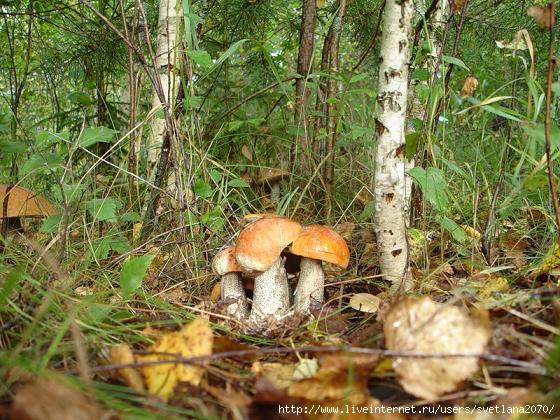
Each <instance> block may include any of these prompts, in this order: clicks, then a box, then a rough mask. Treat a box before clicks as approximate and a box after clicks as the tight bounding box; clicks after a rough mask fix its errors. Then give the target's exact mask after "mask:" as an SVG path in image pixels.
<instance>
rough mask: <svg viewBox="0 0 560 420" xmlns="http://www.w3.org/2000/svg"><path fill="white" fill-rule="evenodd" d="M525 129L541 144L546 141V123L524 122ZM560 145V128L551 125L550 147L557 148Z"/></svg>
mask: <svg viewBox="0 0 560 420" xmlns="http://www.w3.org/2000/svg"><path fill="white" fill-rule="evenodd" d="M522 127H523V130H525V133H527V135H528V136H529V137H532V138H534V139H535V140H537V141H538V142H540V143H541V144H544V143H545V140H546V139H545V135H544V124H542V123H540V124H523V125H522ZM559 145H560V128H558V126H557V125H555V124H551V125H550V149H551V150H552V151H554V150H556V149H557V148H558V146H559Z"/></svg>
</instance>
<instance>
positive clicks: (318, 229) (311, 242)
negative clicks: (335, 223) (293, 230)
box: [290, 225, 350, 268]
mask: <svg viewBox="0 0 560 420" xmlns="http://www.w3.org/2000/svg"><path fill="white" fill-rule="evenodd" d="M290 252H291V253H292V254H296V255H299V256H301V257H305V258H313V259H315V260H321V261H326V262H329V263H331V264H335V265H338V266H339V267H342V268H346V267H348V263H349V262H350V251H349V249H348V245H346V241H345V240H344V239H343V238H342V237H341V236H340V235H339V234H338V233H336V232H335V231H334V230H332V229H330V228H328V227H326V226H321V225H312V226H307V227H305V228H304V229H303V232H302V233H301V235H300V236H298V238H297V239H296V240H295V241H294V243H293V244H292V246H291V247H290Z"/></svg>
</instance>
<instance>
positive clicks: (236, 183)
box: [228, 178, 249, 188]
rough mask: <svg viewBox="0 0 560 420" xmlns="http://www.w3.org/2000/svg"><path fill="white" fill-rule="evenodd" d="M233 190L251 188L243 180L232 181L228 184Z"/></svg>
mask: <svg viewBox="0 0 560 420" xmlns="http://www.w3.org/2000/svg"><path fill="white" fill-rule="evenodd" d="M228 186H230V187H231V188H249V184H247V182H246V181H244V180H243V179H241V178H236V179H232V180H230V181H229V182H228Z"/></svg>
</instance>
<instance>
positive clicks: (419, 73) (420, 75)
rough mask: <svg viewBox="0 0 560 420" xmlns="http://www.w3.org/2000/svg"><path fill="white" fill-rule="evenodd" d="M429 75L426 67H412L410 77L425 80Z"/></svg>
mask: <svg viewBox="0 0 560 420" xmlns="http://www.w3.org/2000/svg"><path fill="white" fill-rule="evenodd" d="M428 77H429V73H428V70H426V69H414V70H413V71H412V75H411V76H410V78H411V79H412V80H420V81H427V80H428Z"/></svg>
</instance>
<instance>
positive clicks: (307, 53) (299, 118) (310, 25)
mask: <svg viewBox="0 0 560 420" xmlns="http://www.w3.org/2000/svg"><path fill="white" fill-rule="evenodd" d="M314 35H315V0H303V8H302V14H301V30H300V35H299V54H298V66H297V72H298V74H299V75H300V77H298V78H297V79H296V106H295V123H296V125H297V127H298V136H297V147H298V148H299V149H300V153H299V154H300V155H303V156H307V155H308V154H309V144H308V141H307V138H308V137H307V132H308V130H307V129H308V127H307V118H306V116H305V105H306V104H307V101H308V99H309V95H310V90H309V89H308V88H307V87H306V83H307V75H308V74H309V71H310V69H311V63H312V58H313V44H314V43H313V38H314ZM304 167H305V164H304Z"/></svg>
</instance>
